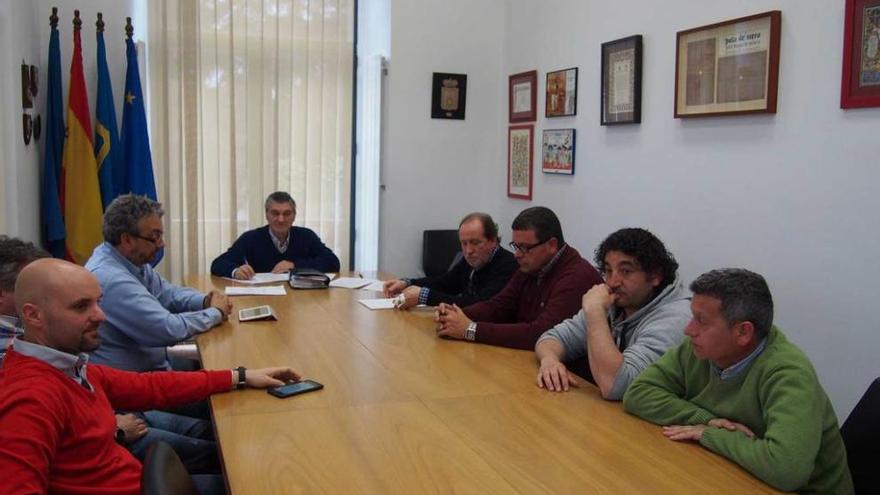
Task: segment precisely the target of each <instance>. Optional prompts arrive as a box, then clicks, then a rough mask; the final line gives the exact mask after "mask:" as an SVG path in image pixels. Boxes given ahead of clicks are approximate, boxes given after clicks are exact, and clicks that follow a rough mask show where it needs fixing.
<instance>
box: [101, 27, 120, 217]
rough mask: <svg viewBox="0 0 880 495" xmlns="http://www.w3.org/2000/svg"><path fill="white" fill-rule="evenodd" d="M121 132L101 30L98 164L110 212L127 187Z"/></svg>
mask: <svg viewBox="0 0 880 495" xmlns="http://www.w3.org/2000/svg"><path fill="white" fill-rule="evenodd" d="M119 152H120V147H119V131H118V130H117V127H116V108H115V106H114V105H113V87H112V86H111V84H110V69H109V68H108V67H107V48H106V47H105V46H104V29H103V27H101V28H99V30H98V98H97V99H96V101H95V161H96V162H97V164H98V183H99V184H100V185H101V204H102V206H103V207H104V208H105V209H106V208H107V205H109V204H110V202H111V201H113V198H115V197H116V196H118V195H119V193H120V192H121V191H122V190H123V188H124V187H125V167H123V166H122V160H121V159H120V154H119Z"/></svg>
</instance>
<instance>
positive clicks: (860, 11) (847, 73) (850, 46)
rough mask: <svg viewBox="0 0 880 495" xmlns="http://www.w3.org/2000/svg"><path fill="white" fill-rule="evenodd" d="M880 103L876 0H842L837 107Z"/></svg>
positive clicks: (879, 35)
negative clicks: (843, 3)
mask: <svg viewBox="0 0 880 495" xmlns="http://www.w3.org/2000/svg"><path fill="white" fill-rule="evenodd" d="M878 106H880V0H846V12H845V14H844V26H843V77H842V78H841V83H840V108H859V107H878Z"/></svg>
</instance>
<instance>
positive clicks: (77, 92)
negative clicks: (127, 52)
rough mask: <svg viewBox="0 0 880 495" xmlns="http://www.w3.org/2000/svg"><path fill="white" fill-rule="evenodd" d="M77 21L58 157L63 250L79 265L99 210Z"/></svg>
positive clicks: (92, 240) (93, 242)
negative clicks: (61, 150) (64, 230)
mask: <svg viewBox="0 0 880 495" xmlns="http://www.w3.org/2000/svg"><path fill="white" fill-rule="evenodd" d="M78 23H80V21H79V18H78V17H77V18H76V19H75V20H74V29H73V59H72V60H71V63H70V91H69V92H68V94H67V139H66V140H65V141H64V156H63V159H62V169H63V174H64V189H63V193H62V197H63V198H64V202H63V206H64V225H65V227H66V228H67V251H68V253H69V254H70V256H71V257H72V258H73V261H75V262H76V263H79V264H80V265H82V264H85V262H86V261H87V260H88V259H89V256H91V255H92V250H94V249H95V246H97V245H98V244H100V243H101V222H102V218H101V217H102V213H101V191H100V189H99V187H98V165H97V163H96V162H95V152H94V146H93V145H92V123H91V119H90V117H89V98H88V95H87V94H86V80H85V77H84V75H83V65H82V42H81V41H80V35H79V31H80V29H79V26H78V25H77V24H78Z"/></svg>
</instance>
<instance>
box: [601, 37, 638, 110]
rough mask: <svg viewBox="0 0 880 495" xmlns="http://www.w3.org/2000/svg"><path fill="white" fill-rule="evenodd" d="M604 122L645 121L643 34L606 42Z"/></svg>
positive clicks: (603, 62)
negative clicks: (643, 116)
mask: <svg viewBox="0 0 880 495" xmlns="http://www.w3.org/2000/svg"><path fill="white" fill-rule="evenodd" d="M601 97H602V101H601V102H600V105H601V106H600V107H599V108H601V111H600V113H599V123H600V124H602V125H615V124H638V123H640V122H641V121H642V35H640V34H637V35H635V36H630V37H628V38H621V39H619V40H614V41H609V42H607V43H602V95H601Z"/></svg>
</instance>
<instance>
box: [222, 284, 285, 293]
mask: <svg viewBox="0 0 880 495" xmlns="http://www.w3.org/2000/svg"><path fill="white" fill-rule="evenodd" d="M285 294H287V291H286V290H284V286H283V285H270V286H268V287H227V288H226V295H227V296H283V295H285Z"/></svg>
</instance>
